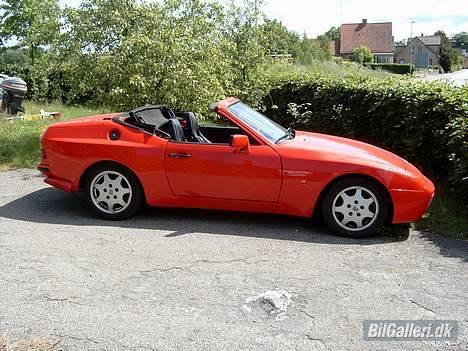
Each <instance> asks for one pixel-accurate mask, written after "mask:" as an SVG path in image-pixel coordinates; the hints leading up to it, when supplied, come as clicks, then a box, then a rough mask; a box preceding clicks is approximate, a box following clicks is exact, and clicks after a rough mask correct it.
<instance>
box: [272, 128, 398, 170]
mask: <svg viewBox="0 0 468 351" xmlns="http://www.w3.org/2000/svg"><path fill="white" fill-rule="evenodd" d="M276 149H277V151H278V152H279V153H280V155H282V156H290V157H291V156H292V157H294V158H306V159H315V160H319V159H322V160H325V161H330V162H339V163H351V164H360V165H372V166H379V167H380V168H395V167H396V168H400V169H401V168H402V169H406V162H405V161H404V160H403V159H402V158H401V157H399V156H397V155H395V154H393V153H391V152H389V151H386V150H384V149H381V148H379V147H377V146H373V145H369V144H366V143H363V142H360V141H356V140H352V139H347V138H341V137H337V136H331V135H325V134H319V133H310V132H302V131H297V132H296V136H295V138H294V139H290V140H285V141H283V142H281V143H280V144H277V145H276Z"/></svg>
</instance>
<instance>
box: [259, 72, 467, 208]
mask: <svg viewBox="0 0 468 351" xmlns="http://www.w3.org/2000/svg"><path fill="white" fill-rule="evenodd" d="M271 84H272V88H271V90H270V92H269V95H268V96H266V97H265V99H264V105H265V107H266V114H267V115H268V116H271V117H272V118H273V119H274V120H276V121H278V122H279V123H281V124H283V125H284V126H293V127H295V128H297V129H303V130H311V131H317V132H323V133H329V134H335V135H341V136H346V137H350V138H355V139H359V140H362V141H365V142H368V143H371V144H374V145H378V146H380V147H383V148H386V149H389V150H391V151H393V152H395V153H396V154H398V155H400V156H402V157H404V158H406V159H408V160H409V161H410V162H412V163H414V164H415V165H416V166H418V167H419V168H420V169H422V170H423V172H424V173H425V174H427V175H428V176H429V177H431V178H432V179H434V180H436V181H442V182H447V183H448V184H450V185H451V186H452V187H453V188H456V189H457V191H459V192H460V193H461V194H464V197H465V199H467V200H468V196H467V194H468V86H466V87H464V88H452V87H450V86H447V85H445V84H443V83H439V82H431V83H424V82H419V81H416V80H412V79H409V78H400V79H395V78H388V79H381V78H380V79H376V78H362V77H357V76H348V77H341V78H340V77H330V76H326V75H322V74H308V75H304V74H302V75H298V74H296V75H283V76H282V77H276V78H273V79H272V80H271Z"/></svg>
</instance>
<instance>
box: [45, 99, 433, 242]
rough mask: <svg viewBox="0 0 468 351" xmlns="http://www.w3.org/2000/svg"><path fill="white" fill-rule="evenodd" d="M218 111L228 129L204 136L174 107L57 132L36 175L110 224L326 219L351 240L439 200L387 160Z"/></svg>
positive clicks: (404, 165) (384, 154)
mask: <svg viewBox="0 0 468 351" xmlns="http://www.w3.org/2000/svg"><path fill="white" fill-rule="evenodd" d="M210 109H211V110H212V111H214V112H216V113H217V114H218V115H219V117H220V118H221V119H224V120H225V122H226V123H225V124H226V126H200V125H199V124H198V121H197V118H196V117H195V115H194V114H193V113H191V112H174V111H172V110H171V109H170V108H168V107H166V106H145V107H141V108H137V109H134V110H132V111H130V112H127V113H119V114H108V115H99V116H94V117H88V118H80V119H75V120H71V121H67V122H61V123H56V124H54V125H52V126H50V127H49V128H48V129H47V131H46V132H45V134H44V135H43V137H42V139H41V149H42V159H41V162H40V164H39V166H38V169H39V170H40V171H41V172H42V173H43V174H44V175H45V176H46V178H45V182H46V183H48V184H50V185H53V186H55V187H57V188H59V189H61V190H64V191H67V192H77V191H83V192H84V193H85V195H86V198H87V200H88V202H89V205H90V206H91V207H92V208H93V209H94V211H95V212H96V213H97V214H98V215H99V216H101V217H103V218H106V219H111V220H120V219H124V218H128V217H129V216H132V215H133V214H135V213H136V212H137V211H138V209H139V208H140V207H141V206H142V204H148V205H150V206H161V207H185V208H208V209H221V210H234V211H249V212H250V211H251V212H266V213H277V214H284V215H291V216H300V217H310V216H312V215H313V214H314V213H318V214H321V215H322V216H323V218H324V220H325V222H326V223H327V225H328V226H329V227H330V228H331V229H332V230H333V231H335V232H337V233H339V234H342V235H346V236H352V237H364V236H369V235H371V234H373V233H375V232H376V231H377V230H378V229H379V228H380V227H381V226H383V225H384V224H387V225H389V224H392V223H408V222H412V221H416V220H418V219H419V218H420V217H421V216H422V215H423V214H424V212H425V211H426V210H427V208H428V206H429V204H430V202H431V199H432V197H433V195H434V185H433V184H432V183H431V181H430V180H428V179H427V178H426V177H425V176H424V175H422V174H421V172H420V171H418V170H417V169H416V168H415V167H414V166H413V165H411V164H410V163H408V162H407V161H405V160H403V159H402V158H400V157H398V156H396V155H394V154H392V153H390V152H388V151H385V150H382V149H380V148H377V147H374V146H371V145H368V144H365V143H362V142H358V141H354V140H350V139H345V138H340V137H335V136H329V135H323V134H317V133H310V132H302V131H295V130H293V129H291V128H289V129H285V128H283V127H282V126H280V125H278V124H276V123H275V122H273V121H272V120H270V119H268V118H267V117H265V116H263V115H262V114H260V113H259V112H257V111H255V110H253V109H252V108H250V107H248V106H247V105H245V104H244V103H242V102H241V101H239V100H238V99H235V98H227V99H225V100H223V101H220V102H218V103H216V104H213V105H212V106H210ZM228 124H229V125H228Z"/></svg>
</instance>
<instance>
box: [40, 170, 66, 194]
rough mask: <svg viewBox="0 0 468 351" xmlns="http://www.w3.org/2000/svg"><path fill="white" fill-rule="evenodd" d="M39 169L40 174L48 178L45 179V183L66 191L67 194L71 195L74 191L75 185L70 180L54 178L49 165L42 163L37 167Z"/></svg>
mask: <svg viewBox="0 0 468 351" xmlns="http://www.w3.org/2000/svg"><path fill="white" fill-rule="evenodd" d="M37 169H38V170H39V172H41V173H42V174H43V175H45V176H46V178H45V179H44V182H45V183H47V184H49V185H52V186H53V187H55V188H57V189H60V190H63V191H66V192H67V193H70V192H72V191H73V183H72V182H70V181H68V180H65V179H60V178H56V177H54V176H52V175H51V173H50V170H49V167H48V165H46V164H44V163H41V164H39V166H37Z"/></svg>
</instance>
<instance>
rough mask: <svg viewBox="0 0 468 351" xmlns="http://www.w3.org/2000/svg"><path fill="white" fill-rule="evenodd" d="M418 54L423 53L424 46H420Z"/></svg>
mask: <svg viewBox="0 0 468 351" xmlns="http://www.w3.org/2000/svg"><path fill="white" fill-rule="evenodd" d="M418 54H422V46H418Z"/></svg>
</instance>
